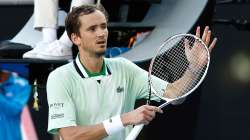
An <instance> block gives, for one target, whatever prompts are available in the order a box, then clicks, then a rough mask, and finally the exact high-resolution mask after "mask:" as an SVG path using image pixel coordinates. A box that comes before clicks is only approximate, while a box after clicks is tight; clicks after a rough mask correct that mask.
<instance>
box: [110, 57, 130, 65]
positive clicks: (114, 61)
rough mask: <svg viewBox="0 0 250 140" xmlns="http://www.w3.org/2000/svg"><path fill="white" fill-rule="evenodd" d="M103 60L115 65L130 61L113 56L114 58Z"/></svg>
mask: <svg viewBox="0 0 250 140" xmlns="http://www.w3.org/2000/svg"><path fill="white" fill-rule="evenodd" d="M105 61H106V62H107V63H108V64H117V65H123V64H126V63H130V61H129V60H128V59H126V58H123V57H115V58H105Z"/></svg>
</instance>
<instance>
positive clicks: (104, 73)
mask: <svg viewBox="0 0 250 140" xmlns="http://www.w3.org/2000/svg"><path fill="white" fill-rule="evenodd" d="M82 66H83V67H84V69H85V71H86V73H87V74H88V76H89V77H95V76H100V75H106V67H105V61H104V60H103V63H102V69H101V71H100V72H90V71H89V70H88V69H87V68H86V67H85V66H84V65H83V64H82Z"/></svg>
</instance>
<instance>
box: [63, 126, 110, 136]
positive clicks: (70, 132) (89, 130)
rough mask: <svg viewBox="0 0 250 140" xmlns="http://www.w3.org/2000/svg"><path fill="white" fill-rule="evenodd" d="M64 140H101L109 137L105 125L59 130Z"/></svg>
mask: <svg viewBox="0 0 250 140" xmlns="http://www.w3.org/2000/svg"><path fill="white" fill-rule="evenodd" d="M59 133H60V136H61V137H62V138H63V140H100V139H103V138H104V137H106V136H108V135H107V132H106V131H105V128H104V126H103V123H99V124H96V125H89V126H72V127H65V128H61V129H60V130H59Z"/></svg>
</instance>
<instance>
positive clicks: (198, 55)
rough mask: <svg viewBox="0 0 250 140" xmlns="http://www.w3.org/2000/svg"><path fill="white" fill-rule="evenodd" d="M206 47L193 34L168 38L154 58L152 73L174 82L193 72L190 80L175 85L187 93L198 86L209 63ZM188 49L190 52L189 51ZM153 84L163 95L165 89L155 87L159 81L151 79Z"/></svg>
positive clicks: (158, 92)
mask: <svg viewBox="0 0 250 140" xmlns="http://www.w3.org/2000/svg"><path fill="white" fill-rule="evenodd" d="M204 47H206V46H204V44H203V43H202V42H201V41H198V40H197V39H196V38H194V37H192V36H185V37H182V36H180V37H179V38H174V39H172V40H168V41H167V42H166V43H165V44H164V46H162V47H161V49H160V50H159V52H158V55H157V56H156V57H155V58H154V62H153V64H152V71H151V75H154V76H156V77H158V78H160V79H162V80H164V81H167V82H169V83H173V82H175V81H177V80H178V79H180V78H181V77H182V76H183V75H184V74H185V73H186V72H187V71H189V72H190V73H191V75H189V78H188V79H189V80H187V81H186V82H184V83H183V84H182V85H179V86H178V87H174V88H177V89H179V91H181V92H182V93H187V92H188V91H190V90H192V89H193V88H194V87H195V86H196V84H197V83H198V82H199V81H200V79H201V78H202V75H203V74H204V73H205V71H206V68H207V65H206V64H205V63H207V61H208V60H206V59H208V57H209V56H208V55H207V50H206V49H205V48H204ZM188 51H190V52H189V53H188ZM204 59H205V60H206V61H204ZM190 61H191V62H192V63H190ZM204 64H205V65H204ZM151 84H152V87H154V89H155V90H156V92H157V94H159V95H163V93H165V91H162V90H161V89H157V88H155V87H157V85H156V84H157V83H154V81H151Z"/></svg>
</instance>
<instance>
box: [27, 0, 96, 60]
mask: <svg viewBox="0 0 250 140" xmlns="http://www.w3.org/2000/svg"><path fill="white" fill-rule="evenodd" d="M94 2H95V0H72V2H71V8H72V7H74V6H80V5H82V4H93V3H94ZM58 5H59V3H58V0H34V18H35V21H34V28H35V29H36V30H39V31H41V32H42V36H43V39H42V40H41V41H40V42H38V43H37V44H36V46H35V47H34V49H32V50H31V51H28V52H26V53H24V54H23V58H38V59H45V60H68V59H72V48H71V47H72V42H71V40H70V39H69V37H68V35H67V33H66V31H65V32H64V33H63V35H62V36H61V37H60V38H59V39H57V28H58V25H57V19H58ZM71 8H70V9H71Z"/></svg>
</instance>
